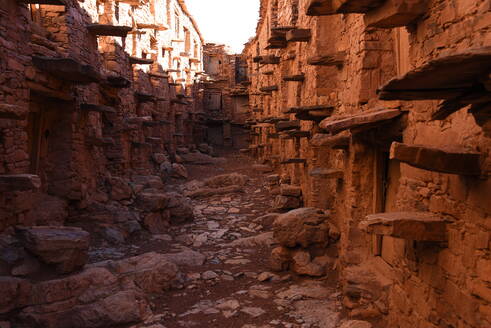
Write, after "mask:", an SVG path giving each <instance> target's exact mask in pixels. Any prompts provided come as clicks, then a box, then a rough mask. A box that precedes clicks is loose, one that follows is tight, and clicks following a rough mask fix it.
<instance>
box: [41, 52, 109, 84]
mask: <svg viewBox="0 0 491 328" xmlns="http://www.w3.org/2000/svg"><path fill="white" fill-rule="evenodd" d="M32 63H33V64H34V66H35V67H36V68H37V69H39V70H41V71H44V72H46V73H49V74H51V75H53V76H56V77H58V78H60V79H62V80H65V81H70V82H75V83H81V84H86V83H93V82H98V81H99V80H100V79H101V77H100V75H99V73H98V72H97V71H96V70H95V69H94V68H93V67H92V66H90V65H85V64H81V63H79V62H78V61H76V60H74V59H71V58H52V57H40V56H33V57H32Z"/></svg>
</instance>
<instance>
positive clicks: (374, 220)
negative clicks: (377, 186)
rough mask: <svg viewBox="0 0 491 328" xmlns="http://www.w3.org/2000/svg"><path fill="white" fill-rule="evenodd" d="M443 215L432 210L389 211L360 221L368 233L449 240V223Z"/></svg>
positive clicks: (424, 239)
mask: <svg viewBox="0 0 491 328" xmlns="http://www.w3.org/2000/svg"><path fill="white" fill-rule="evenodd" d="M448 223H450V222H448V221H446V220H445V218H443V217H442V216H440V215H438V214H435V213H431V212H389V213H378V214H371V215H368V216H367V217H366V218H365V220H364V221H362V222H361V223H360V228H361V229H362V230H363V231H366V232H367V233H371V234H376V235H383V236H391V237H395V238H401V239H406V240H415V241H431V242H444V241H447V238H448V237H447V227H446V226H447V224H448Z"/></svg>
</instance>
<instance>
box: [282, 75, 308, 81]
mask: <svg viewBox="0 0 491 328" xmlns="http://www.w3.org/2000/svg"><path fill="white" fill-rule="evenodd" d="M304 80H305V74H303V73H302V74H296V75H286V76H283V81H286V82H303V81H304Z"/></svg>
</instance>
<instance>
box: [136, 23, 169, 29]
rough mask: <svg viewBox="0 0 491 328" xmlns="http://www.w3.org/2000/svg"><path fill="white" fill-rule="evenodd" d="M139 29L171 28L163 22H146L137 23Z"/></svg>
mask: <svg viewBox="0 0 491 328" xmlns="http://www.w3.org/2000/svg"><path fill="white" fill-rule="evenodd" d="M136 28H137V29H150V30H157V31H166V30H168V29H169V26H167V25H163V24H144V23H136Z"/></svg>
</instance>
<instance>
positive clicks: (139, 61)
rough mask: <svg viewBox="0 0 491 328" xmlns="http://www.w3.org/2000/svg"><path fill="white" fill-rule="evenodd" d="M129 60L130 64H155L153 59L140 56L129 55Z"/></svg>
mask: <svg viewBox="0 0 491 328" xmlns="http://www.w3.org/2000/svg"><path fill="white" fill-rule="evenodd" d="M129 60H130V64H131V65H135V64H139V65H150V64H153V59H147V58H139V57H133V56H130V57H129Z"/></svg>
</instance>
